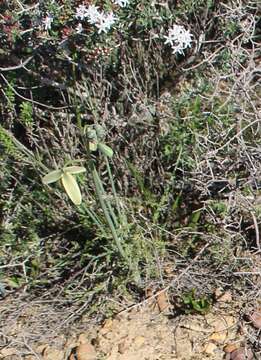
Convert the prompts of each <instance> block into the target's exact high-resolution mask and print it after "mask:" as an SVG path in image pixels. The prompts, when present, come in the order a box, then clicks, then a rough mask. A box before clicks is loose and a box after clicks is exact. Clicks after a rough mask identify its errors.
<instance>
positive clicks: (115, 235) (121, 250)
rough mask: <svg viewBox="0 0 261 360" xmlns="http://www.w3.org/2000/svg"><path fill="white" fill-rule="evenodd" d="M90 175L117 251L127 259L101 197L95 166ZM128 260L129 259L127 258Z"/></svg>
mask: <svg viewBox="0 0 261 360" xmlns="http://www.w3.org/2000/svg"><path fill="white" fill-rule="evenodd" d="M92 175H93V180H94V185H95V189H96V192H97V196H98V198H99V201H100V204H101V207H102V210H103V212H104V215H105V218H106V220H107V223H108V225H109V227H110V230H111V233H112V236H113V239H114V241H115V244H116V246H117V248H118V251H119V253H120V255H121V256H122V258H123V259H125V260H128V259H127V257H126V254H125V252H124V250H123V247H122V245H121V242H120V238H119V236H118V234H117V231H116V229H115V226H114V224H113V221H112V219H111V216H110V213H109V211H108V208H107V206H106V203H105V201H104V198H103V195H104V194H103V193H102V191H101V188H100V177H99V175H98V173H97V170H96V169H95V167H94V166H93V169H92ZM128 262H129V260H128Z"/></svg>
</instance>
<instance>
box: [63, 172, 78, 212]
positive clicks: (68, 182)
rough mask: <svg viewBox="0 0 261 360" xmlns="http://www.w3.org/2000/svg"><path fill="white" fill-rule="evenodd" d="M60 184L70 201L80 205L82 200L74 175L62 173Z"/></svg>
mask: <svg viewBox="0 0 261 360" xmlns="http://www.w3.org/2000/svg"><path fill="white" fill-rule="evenodd" d="M62 184H63V187H64V189H65V191H66V193H67V195H68V196H69V198H70V199H71V200H72V202H73V203H74V204H75V205H80V204H81V202H82V195H81V191H80V188H79V186H78V184H77V181H76V179H75V178H74V176H73V175H72V174H70V173H68V172H65V173H63V175H62Z"/></svg>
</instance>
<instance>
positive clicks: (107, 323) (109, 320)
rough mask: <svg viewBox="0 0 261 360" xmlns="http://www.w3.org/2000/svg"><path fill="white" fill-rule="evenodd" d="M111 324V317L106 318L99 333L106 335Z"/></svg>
mask: <svg viewBox="0 0 261 360" xmlns="http://www.w3.org/2000/svg"><path fill="white" fill-rule="evenodd" d="M112 326H113V320H112V319H107V320H106V321H105V322H104V324H103V327H102V328H101V329H100V331H99V332H100V334H101V335H106V334H107V333H108V332H110V331H111V329H112Z"/></svg>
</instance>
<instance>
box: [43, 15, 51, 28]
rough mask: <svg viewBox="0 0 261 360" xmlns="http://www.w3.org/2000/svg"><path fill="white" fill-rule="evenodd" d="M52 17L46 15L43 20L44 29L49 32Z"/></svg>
mask: <svg viewBox="0 0 261 360" xmlns="http://www.w3.org/2000/svg"><path fill="white" fill-rule="evenodd" d="M52 22H53V17H52V16H51V15H47V16H46V17H45V18H44V20H43V25H44V29H45V30H46V31H47V30H50V29H51V27H52Z"/></svg>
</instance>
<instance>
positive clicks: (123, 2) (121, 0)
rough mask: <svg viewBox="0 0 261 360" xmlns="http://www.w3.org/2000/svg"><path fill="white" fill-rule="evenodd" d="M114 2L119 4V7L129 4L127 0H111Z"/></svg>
mask: <svg viewBox="0 0 261 360" xmlns="http://www.w3.org/2000/svg"><path fill="white" fill-rule="evenodd" d="M112 1H113V2H114V4H116V5H119V6H120V7H125V6H127V5H129V2H130V1H129V0H112Z"/></svg>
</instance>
